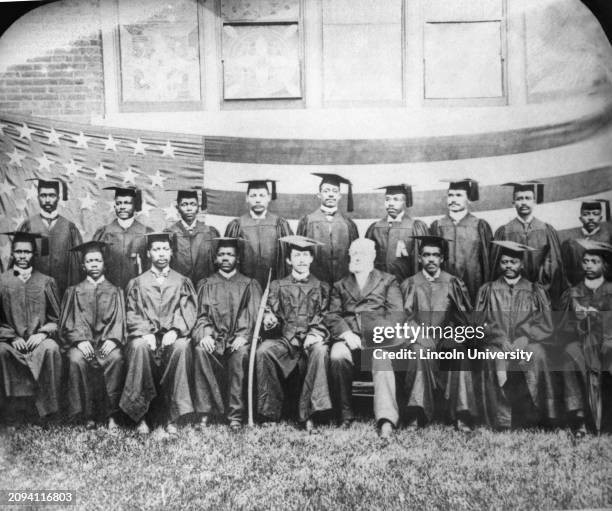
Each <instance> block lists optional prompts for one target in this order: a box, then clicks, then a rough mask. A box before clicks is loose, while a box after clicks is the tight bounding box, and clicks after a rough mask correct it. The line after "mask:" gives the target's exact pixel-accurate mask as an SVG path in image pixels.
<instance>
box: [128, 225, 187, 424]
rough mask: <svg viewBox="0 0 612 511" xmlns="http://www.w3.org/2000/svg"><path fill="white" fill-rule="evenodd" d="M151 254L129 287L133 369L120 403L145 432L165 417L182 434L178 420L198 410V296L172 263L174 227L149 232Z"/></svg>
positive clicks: (148, 239) (129, 352) (129, 328)
mask: <svg viewBox="0 0 612 511" xmlns="http://www.w3.org/2000/svg"><path fill="white" fill-rule="evenodd" d="M147 256H148V257H149V259H150V260H151V268H150V269H149V270H147V271H145V272H144V273H143V274H142V275H140V276H138V277H135V278H134V279H132V280H131V281H130V282H129V284H128V287H127V290H126V301H127V336H128V342H127V346H126V359H127V375H126V379H125V387H124V389H123V394H122V396H121V400H120V402H119V406H120V408H121V409H122V410H123V411H124V412H125V413H126V414H127V415H128V417H130V418H131V419H132V420H133V421H134V422H136V423H138V424H137V431H138V432H139V433H141V434H147V433H149V431H150V430H149V425H148V424H147V418H148V419H149V420H151V419H153V420H155V419H156V420H157V422H158V424H161V423H164V422H165V423H166V432H167V433H168V434H170V435H176V434H177V433H178V429H177V427H176V422H177V420H178V419H179V418H180V417H182V416H183V415H186V414H188V413H193V411H194V409H193V403H192V399H191V391H190V381H189V379H190V375H191V371H192V361H193V357H192V350H191V344H190V340H189V336H190V334H191V330H192V328H193V326H194V325H195V321H196V317H197V297H196V293H195V290H194V289H193V285H192V284H191V281H190V280H189V279H188V278H187V277H184V276H183V275H181V274H180V273H178V272H176V271H174V270H173V269H171V268H170V259H171V258H172V246H171V242H170V235H169V234H168V233H149V234H148V235H147ZM156 398H159V399H156ZM154 400H155V402H153V401H154ZM150 407H152V408H153V410H150ZM147 412H149V414H148V417H145V416H146V415H147Z"/></svg>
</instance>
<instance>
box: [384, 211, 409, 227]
mask: <svg viewBox="0 0 612 511" xmlns="http://www.w3.org/2000/svg"><path fill="white" fill-rule="evenodd" d="M405 214H406V210H404V211H402V212H401V213H400V214H399V215H397V216H396V217H395V218H391V217H390V216H389V215H387V223H389V224H391V223H393V222H398V223H399V222H401V221H402V219H403V218H404V215H405Z"/></svg>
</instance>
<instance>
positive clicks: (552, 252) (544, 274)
mask: <svg viewBox="0 0 612 511" xmlns="http://www.w3.org/2000/svg"><path fill="white" fill-rule="evenodd" d="M546 238H547V240H548V254H547V256H546V259H545V260H544V264H543V265H542V266H541V267H540V270H539V272H538V283H539V284H542V285H543V286H544V288H545V289H546V290H547V291H548V293H549V295H550V297H551V302H552V306H553V308H554V309H558V308H559V302H560V299H561V295H562V294H563V291H565V290H566V289H567V288H568V287H569V286H568V282H567V276H566V274H565V268H564V266H563V257H562V255H561V244H560V243H559V236H558V235H557V231H555V230H554V229H553V227H552V226H550V225H549V224H546Z"/></svg>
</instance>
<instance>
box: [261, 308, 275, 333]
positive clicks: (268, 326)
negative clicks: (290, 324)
mask: <svg viewBox="0 0 612 511" xmlns="http://www.w3.org/2000/svg"><path fill="white" fill-rule="evenodd" d="M276 325H278V319H277V317H276V316H275V315H274V314H273V313H272V312H269V311H268V312H266V313H264V317H263V327H264V330H272V329H273V328H274V327H275V326H276Z"/></svg>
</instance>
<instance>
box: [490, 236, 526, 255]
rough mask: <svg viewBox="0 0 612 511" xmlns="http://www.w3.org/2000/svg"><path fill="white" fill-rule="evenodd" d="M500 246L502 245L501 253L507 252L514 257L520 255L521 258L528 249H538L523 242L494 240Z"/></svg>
mask: <svg viewBox="0 0 612 511" xmlns="http://www.w3.org/2000/svg"><path fill="white" fill-rule="evenodd" d="M491 243H494V244H495V245H497V246H498V247H500V250H501V253H502V254H506V255H509V256H512V257H518V258H519V259H522V258H523V254H524V253H525V252H527V251H533V250H536V249H535V248H532V247H529V246H527V245H523V244H522V243H517V242H516V241H503V240H499V241H497V240H496V241H492V242H491Z"/></svg>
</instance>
